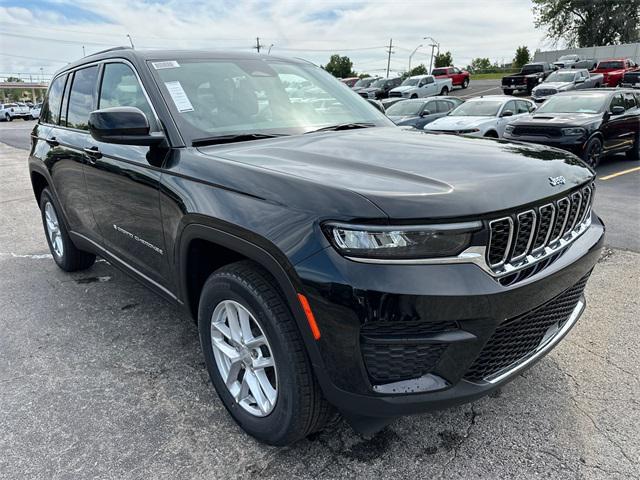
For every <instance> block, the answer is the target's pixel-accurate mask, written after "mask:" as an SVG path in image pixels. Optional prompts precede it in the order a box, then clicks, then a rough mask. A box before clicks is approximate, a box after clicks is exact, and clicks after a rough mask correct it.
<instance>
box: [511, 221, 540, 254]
mask: <svg viewBox="0 0 640 480" xmlns="http://www.w3.org/2000/svg"><path fill="white" fill-rule="evenodd" d="M527 214H531V215H533V221H532V224H531V233H529V240H528V241H527V246H526V247H525V249H524V252H522V253H521V254H520V255H518V256H517V257H511V262H519V261H520V260H522V259H523V258H524V257H526V256H527V254H528V253H529V249H530V248H531V244H532V243H533V239H534V237H535V234H536V227H537V224H538V216H537V215H536V212H535V210H533V209H531V210H525V211H524V212H520V213H519V214H518V215H517V217H516V218H517V219H518V232H517V233H516V236H515V238H516V244H517V242H518V237H519V236H520V226H521V225H522V222H521V221H520V217H521V216H523V215H527ZM514 248H515V247H514Z"/></svg>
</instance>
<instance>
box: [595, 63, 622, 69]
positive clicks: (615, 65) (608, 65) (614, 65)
mask: <svg viewBox="0 0 640 480" xmlns="http://www.w3.org/2000/svg"><path fill="white" fill-rule="evenodd" d="M598 68H606V69H610V68H624V66H623V65H622V62H600V63H599V64H598Z"/></svg>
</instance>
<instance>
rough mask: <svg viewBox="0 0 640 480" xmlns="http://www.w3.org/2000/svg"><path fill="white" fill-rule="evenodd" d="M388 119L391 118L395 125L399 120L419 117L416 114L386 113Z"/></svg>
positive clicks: (404, 120) (403, 120)
mask: <svg viewBox="0 0 640 480" xmlns="http://www.w3.org/2000/svg"><path fill="white" fill-rule="evenodd" d="M387 116H388V117H389V120H391V121H392V122H393V123H395V124H396V125H397V124H398V123H400V122H406V121H409V120H416V119H418V118H420V117H419V116H418V115H387Z"/></svg>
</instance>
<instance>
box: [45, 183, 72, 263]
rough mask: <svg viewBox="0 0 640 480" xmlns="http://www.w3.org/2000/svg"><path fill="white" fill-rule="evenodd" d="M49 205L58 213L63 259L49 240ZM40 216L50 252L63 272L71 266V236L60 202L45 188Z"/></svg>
mask: <svg viewBox="0 0 640 480" xmlns="http://www.w3.org/2000/svg"><path fill="white" fill-rule="evenodd" d="M47 203H50V204H51V205H52V206H53V208H54V209H55V211H56V216H57V217H58V226H59V227H60V236H61V237H62V247H63V249H64V250H63V253H62V257H60V256H58V254H56V252H55V250H54V249H53V245H51V239H50V238H49V231H48V229H47V220H46V216H45V209H44V207H45V205H46V204H47ZM40 216H41V218H42V226H43V227H44V234H45V237H46V239H47V245H49V251H50V252H51V255H52V256H53V261H54V262H56V264H58V266H59V267H60V268H62V269H63V270H66V269H67V268H68V266H69V265H68V257H69V255H68V253H69V251H70V248H71V239H70V238H69V234H68V233H67V232H68V231H67V224H66V222H65V221H64V217H63V215H62V213H61V211H60V207H59V206H58V202H56V201H55V199H54V198H53V195H51V192H50V191H49V189H48V188H45V189H44V190H43V191H42V194H41V195H40Z"/></svg>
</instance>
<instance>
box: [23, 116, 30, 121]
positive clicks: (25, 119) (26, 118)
mask: <svg viewBox="0 0 640 480" xmlns="http://www.w3.org/2000/svg"><path fill="white" fill-rule="evenodd" d="M22 120H24V121H25V122H26V121H27V120H31V119H30V118H29V117H22Z"/></svg>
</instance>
